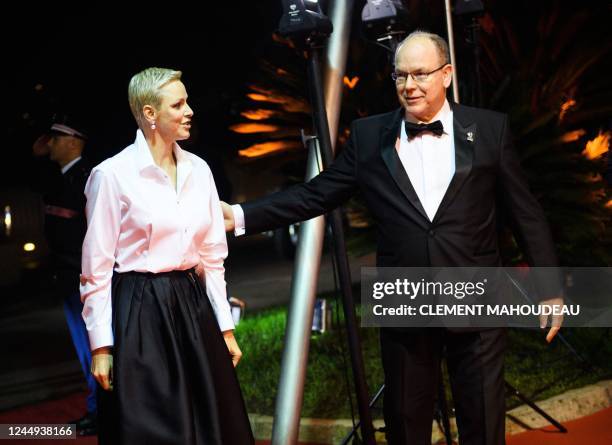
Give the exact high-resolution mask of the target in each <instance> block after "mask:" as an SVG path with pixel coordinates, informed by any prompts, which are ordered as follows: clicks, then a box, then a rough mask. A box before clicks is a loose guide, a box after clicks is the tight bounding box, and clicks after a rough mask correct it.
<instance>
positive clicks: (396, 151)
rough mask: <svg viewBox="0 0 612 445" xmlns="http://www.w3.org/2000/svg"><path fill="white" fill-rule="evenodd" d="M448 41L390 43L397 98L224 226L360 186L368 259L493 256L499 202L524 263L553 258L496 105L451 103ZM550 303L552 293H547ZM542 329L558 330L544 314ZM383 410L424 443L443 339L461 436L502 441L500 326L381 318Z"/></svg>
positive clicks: (251, 223)
mask: <svg viewBox="0 0 612 445" xmlns="http://www.w3.org/2000/svg"><path fill="white" fill-rule="evenodd" d="M451 73H452V67H451V65H450V64H449V56H448V47H447V44H446V42H445V41H444V40H443V39H442V38H441V37H439V36H437V35H435V34H429V33H425V32H421V31H416V32H414V33H412V34H410V35H409V36H408V37H407V38H406V39H405V40H404V41H403V42H402V43H401V44H400V45H399V46H398V48H397V51H396V56H395V72H394V74H393V78H394V81H395V85H396V88H397V96H398V99H399V101H400V103H401V105H402V107H401V108H400V109H399V110H397V111H394V112H390V113H386V114H381V115H377V116H371V117H368V118H365V119H359V120H357V121H355V122H353V124H352V126H351V135H350V139H349V141H348V144H347V146H346V147H345V149H344V150H343V151H342V153H341V154H340V155H339V156H338V158H337V159H336V161H335V162H334V163H333V164H332V165H331V166H330V167H329V168H328V169H327V170H325V171H324V172H322V173H321V174H319V175H318V176H317V177H316V178H314V179H313V180H311V181H310V182H309V183H307V184H301V185H298V186H295V187H293V188H291V189H288V190H286V191H283V192H280V193H277V194H273V195H270V196H268V197H266V198H263V199H260V200H256V201H254V202H249V203H245V204H242V205H241V206H234V207H233V208H230V207H229V206H228V205H227V204H224V215H225V217H226V220H227V221H226V225H227V229H228V230H232V229H235V233H236V234H237V235H239V234H241V233H243V232H244V230H243V227H244V228H245V229H246V233H247V234H249V233H257V232H260V231H263V230H268V229H271V228H273V227H278V226H282V225H285V224H288V223H290V222H294V221H298V220H305V219H309V218H312V217H314V216H316V215H319V214H322V213H324V212H328V211H330V210H331V209H333V208H335V207H336V206H338V205H340V204H341V203H342V202H344V201H346V200H347V199H348V198H349V197H350V196H351V195H353V194H354V193H355V192H357V191H358V190H359V191H360V192H361V193H362V194H363V196H364V198H365V201H366V203H367V206H368V208H369V210H370V213H371V214H372V217H373V218H374V221H375V224H376V228H377V232H378V245H377V264H378V266H396V267H400V266H401V267H423V266H442V267H444V266H449V267H452V266H466V267H469V266H473V267H476V266H481V267H485V266H499V265H501V260H500V255H499V247H498V225H497V217H498V213H499V208H500V207H502V206H504V207H506V209H507V210H508V213H509V215H511V216H512V218H513V220H514V222H515V223H516V227H517V228H518V233H517V235H518V236H517V238H518V239H519V240H520V241H521V242H522V243H523V245H524V247H525V253H526V256H527V258H528V260H529V262H530V264H531V265H534V266H555V265H556V264H557V259H556V255H555V251H554V248H553V242H552V238H551V234H550V231H549V228H548V226H547V223H546V221H545V219H544V215H543V212H542V210H541V208H540V206H539V205H538V203H537V201H536V200H535V199H534V197H533V196H532V195H531V193H530V192H529V189H528V187H527V183H526V180H525V176H524V174H523V172H522V171H521V168H520V164H519V161H518V158H517V156H516V154H515V153H514V149H513V146H512V139H511V136H510V132H509V129H508V119H507V117H506V116H505V115H502V114H500V113H495V112H492V111H485V110H481V109H476V108H471V107H465V106H462V105H458V104H453V105H452V106H451V105H450V104H449V103H448V101H447V100H446V90H447V88H448V87H449V86H450V84H451ZM554 302H555V303H559V299H555V300H554ZM554 321H555V325H557V326H556V327H553V328H551V330H550V331H549V333H548V336H547V340H548V341H550V340H552V338H553V337H554V335H555V334H556V332H557V330H558V329H559V328H558V325H559V322H560V320H554ZM380 336H381V351H382V362H383V368H384V372H385V385H386V386H385V397H384V417H385V423H386V431H387V440H388V442H389V443H390V444H430V443H431V426H432V419H433V410H434V399H435V395H436V393H437V388H438V385H439V379H440V360H441V352H442V348H443V347H445V348H446V358H447V363H448V368H449V374H450V381H451V387H452V392H453V399H454V402H455V408H456V413H457V424H458V428H459V440H460V442H461V443H462V444H467V445H472V444H503V443H504V413H505V407H504V378H503V357H504V350H505V342H506V331H505V330H504V329H488V330H480V331H474V330H472V331H469V332H466V331H451V330H447V329H443V328H432V329H421V330H418V329H415V330H403V331H400V330H393V329H385V328H383V329H381V333H380Z"/></svg>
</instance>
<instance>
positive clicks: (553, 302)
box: [540, 297, 563, 343]
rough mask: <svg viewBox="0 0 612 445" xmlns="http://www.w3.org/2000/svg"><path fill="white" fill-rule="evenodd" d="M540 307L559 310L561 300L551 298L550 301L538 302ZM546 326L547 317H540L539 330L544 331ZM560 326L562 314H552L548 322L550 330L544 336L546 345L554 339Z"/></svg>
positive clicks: (561, 304)
mask: <svg viewBox="0 0 612 445" xmlns="http://www.w3.org/2000/svg"><path fill="white" fill-rule="evenodd" d="M540 306H553V307H559V309H560V308H563V298H561V297H558V298H551V299H550V300H544V301H540ZM547 324H548V315H540V328H542V329H545V328H546V325H547ZM561 324H563V314H559V315H555V314H552V315H551V321H550V330H549V331H548V334H546V341H547V342H548V343H550V342H551V341H552V339H553V338H555V335H557V332H559V329H561Z"/></svg>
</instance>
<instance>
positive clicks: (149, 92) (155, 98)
mask: <svg viewBox="0 0 612 445" xmlns="http://www.w3.org/2000/svg"><path fill="white" fill-rule="evenodd" d="M182 74H183V73H182V72H181V71H176V70H171V69H168V68H155V67H152V68H147V69H144V70H142V71H141V72H139V73H137V74H134V76H132V79H131V80H130V85H129V86H128V100H129V102H130V109H131V110H132V114H133V115H134V118H135V119H136V122H137V123H138V126H139V127H140V129H143V128H144V127H147V126H148V123H147V120H146V119H145V116H144V113H143V111H142V109H143V107H144V106H145V105H151V106H152V107H153V108H155V109H159V106H160V105H161V95H160V94H159V90H160V89H161V88H162V87H163V86H164V85H166V84H168V83H170V82H173V81H175V80H181V76H182Z"/></svg>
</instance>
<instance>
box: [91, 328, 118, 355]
mask: <svg viewBox="0 0 612 445" xmlns="http://www.w3.org/2000/svg"><path fill="white" fill-rule="evenodd" d="M87 333H88V335H89V347H90V348H91V350H92V351H93V350H95V349H98V348H101V347H103V346H113V343H114V341H113V328H112V326H110V325H108V326H107V325H102V326H97V327H95V328H93V329H92V330H90V331H88V332H87Z"/></svg>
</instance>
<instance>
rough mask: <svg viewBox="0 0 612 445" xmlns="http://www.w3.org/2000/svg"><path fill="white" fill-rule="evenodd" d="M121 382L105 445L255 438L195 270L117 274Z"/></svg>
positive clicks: (105, 410)
mask: <svg viewBox="0 0 612 445" xmlns="http://www.w3.org/2000/svg"><path fill="white" fill-rule="evenodd" d="M112 304H113V333H114V339H115V344H114V348H113V358H114V369H113V377H114V383H113V386H114V389H113V391H112V392H107V391H104V390H102V389H101V388H99V390H98V396H99V402H98V418H99V443H100V444H102V445H141V444H142V445H225V444H236V445H243V444H245V445H248V444H252V443H254V440H253V435H252V433H251V428H250V425H249V419H248V417H247V412H246V409H245V406H244V401H243V399H242V394H241V392H240V387H239V385H238V379H237V378H236V373H235V371H234V367H233V366H232V362H231V358H230V355H229V352H228V350H227V346H226V345H225V341H224V340H223V336H222V334H221V332H220V330H219V325H218V324H217V320H216V318H215V315H214V312H213V309H212V306H211V304H210V301H209V300H208V297H207V295H206V290H205V288H204V286H203V283H201V282H200V280H199V278H198V277H197V276H196V275H195V273H194V272H193V271H192V270H189V271H173V272H164V273H158V274H152V273H137V272H127V273H121V274H117V273H116V274H115V275H114V276H113V288H112Z"/></svg>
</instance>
